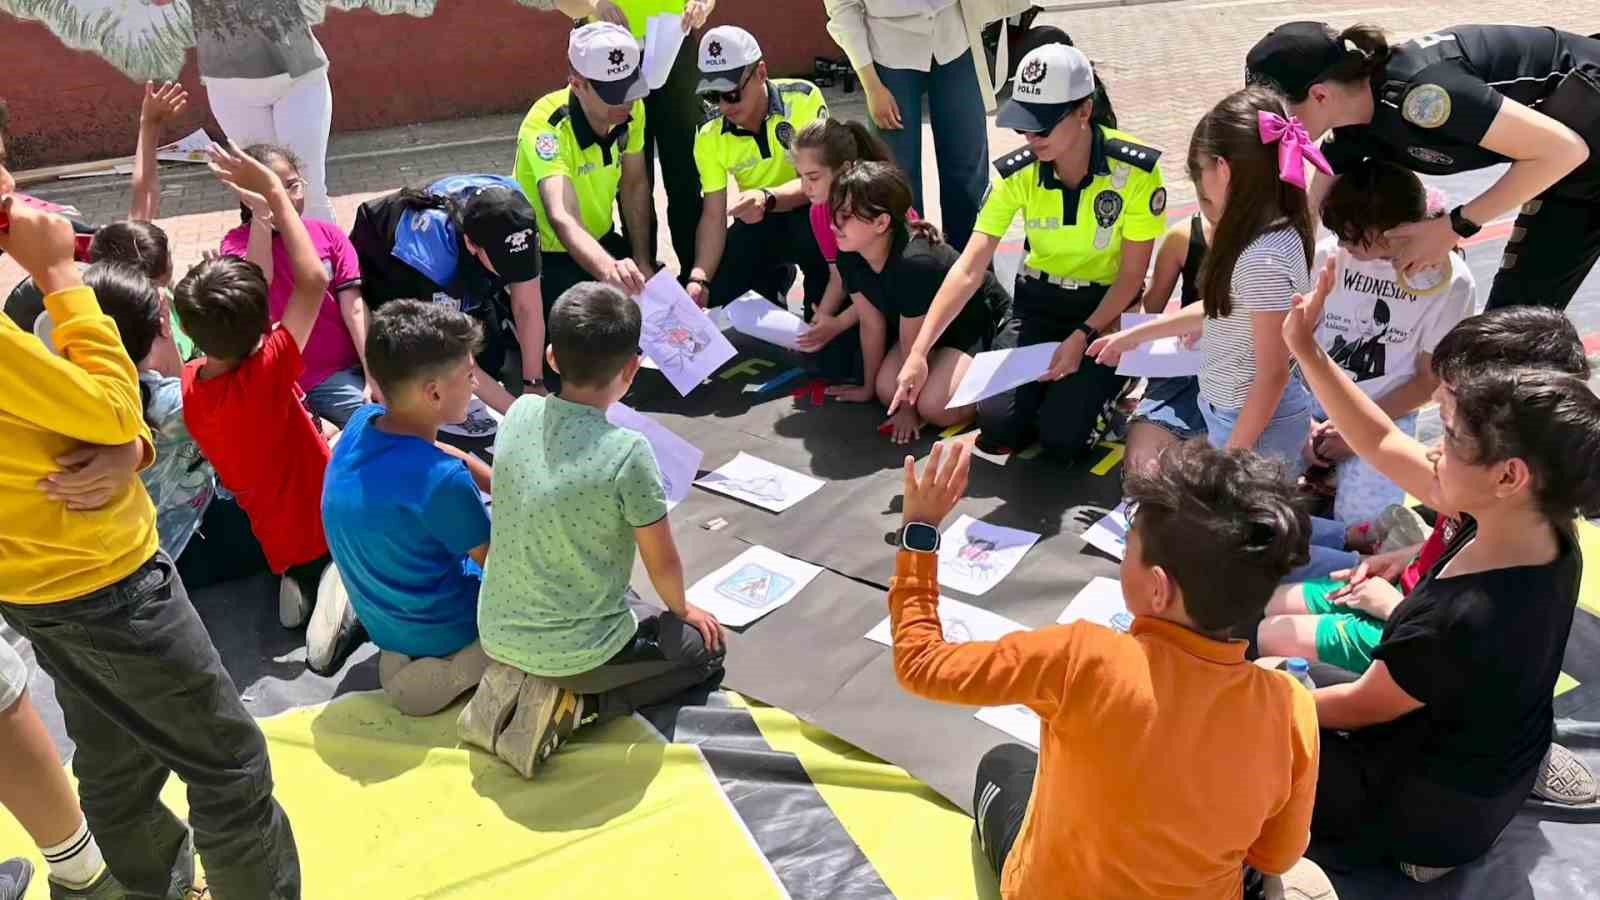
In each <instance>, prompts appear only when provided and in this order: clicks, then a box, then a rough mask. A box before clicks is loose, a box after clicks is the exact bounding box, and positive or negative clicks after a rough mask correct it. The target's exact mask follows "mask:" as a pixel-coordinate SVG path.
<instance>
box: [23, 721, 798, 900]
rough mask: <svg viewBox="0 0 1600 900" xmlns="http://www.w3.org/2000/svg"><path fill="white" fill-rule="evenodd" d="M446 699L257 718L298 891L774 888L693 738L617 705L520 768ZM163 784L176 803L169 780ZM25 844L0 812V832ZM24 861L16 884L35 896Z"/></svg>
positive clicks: (688, 892) (532, 893)
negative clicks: (411, 710) (423, 708)
mask: <svg viewBox="0 0 1600 900" xmlns="http://www.w3.org/2000/svg"><path fill="white" fill-rule="evenodd" d="M458 711H459V708H456V709H452V710H449V711H447V712H445V713H441V714H440V715H437V716H433V717H430V718H427V719H408V718H406V717H404V716H401V715H400V714H399V713H397V712H395V711H394V710H393V709H392V708H391V707H390V706H389V705H388V703H387V702H385V701H384V700H383V698H382V697H380V696H375V695H355V696H351V697H347V698H343V699H341V700H338V701H336V702H334V703H332V704H330V705H328V706H327V707H322V708H312V709H305V710H296V711H294V712H290V713H287V714H285V715H283V716H279V717H276V718H273V719H268V720H263V721H262V722H261V727H262V730H263V731H264V732H265V733H266V735H267V741H268V746H269V751H270V753H271V756H272V767H273V774H274V776H275V780H276V782H277V791H276V794H277V797H278V801H279V802H280V803H282V804H283V807H284V809H285V810H287V811H288V814H289V818H290V820H291V822H292V823H293V825H294V831H295V837H296V839H297V843H298V845H299V848H300V862H301V868H302V872H303V876H304V880H305V893H304V896H305V898H306V900H335V898H340V900H342V898H348V897H382V898H385V900H389V898H404V897H429V898H468V897H471V898H483V897H538V898H540V900H569V898H570V900H594V898H595V897H649V898H652V900H705V898H707V897H738V898H753V900H768V898H771V900H779V898H781V897H782V893H781V891H780V890H779V889H778V888H777V886H776V884H775V882H774V881H773V878H772V875H771V873H770V871H769V870H768V869H767V868H766V866H765V864H764V862H763V860H762V858H761V856H760V854H759V852H758V851H757V850H756V849H755V847H754V846H753V845H752V844H751V842H750V839H749V837H748V835H746V834H745V832H744V831H743V828H742V825H741V824H740V822H739V820H738V817H737V816H736V815H735V814H734V812H733V811H732V809H731V808H730V807H729V805H728V802H727V800H726V798H725V797H724V796H723V794H722V789H721V788H720V787H719V786H718V785H717V782H716V779H715V778H714V777H712V775H711V774H710V772H709V771H708V770H707V769H706V767H705V764H704V761H703V760H702V759H701V757H700V754H699V751H698V750H697V749H696V748H694V747H693V746H688V745H676V744H666V743H663V742H662V741H661V739H660V737H659V736H658V735H656V734H655V733H654V732H653V731H651V730H650V728H649V727H648V726H647V725H645V724H644V723H642V722H639V721H638V720H635V719H622V720H618V721H615V722H611V723H609V724H607V725H605V726H602V727H599V728H595V729H593V730H592V731H590V730H585V731H584V732H583V733H582V735H581V736H580V738H579V739H578V740H576V741H574V742H572V743H571V744H569V745H567V746H565V747H563V748H562V749H561V751H560V752H559V753H558V754H557V755H556V756H555V757H554V758H553V759H552V761H551V762H550V763H549V764H548V767H547V768H545V769H543V770H541V771H540V773H539V774H538V776H537V777H536V779H535V780H534V781H531V782H530V781H524V780H523V779H522V778H521V777H520V776H518V775H517V774H516V773H515V772H513V771H512V770H511V768H510V767H509V766H507V765H505V764H504V763H502V762H500V761H499V760H498V759H496V758H494V757H492V756H490V755H488V754H486V753H482V752H479V751H469V750H465V749H462V748H460V747H458V746H457V745H456V738H455V722H456V714H457V712H458ZM163 796H164V799H165V800H166V802H167V804H168V805H169V806H170V807H172V809H173V810H174V811H175V812H178V813H179V815H183V814H184V811H185V809H186V806H185V804H184V796H183V786H182V785H181V784H180V783H179V782H178V781H177V780H175V779H174V780H173V781H172V782H170V783H169V784H168V785H167V790H166V791H165V793H164V795H163ZM32 846H33V845H32V842H31V841H29V840H28V839H27V836H26V834H24V833H23V832H22V830H21V828H20V826H18V825H17V824H16V823H15V821H14V820H12V819H11V817H10V816H0V847H4V848H6V849H7V850H8V851H9V850H16V851H20V850H21V849H22V848H31V847H32ZM34 862H35V864H36V866H37V867H38V869H39V871H40V875H39V876H38V877H37V878H35V879H34V884H33V887H32V888H30V890H29V893H28V897H29V898H30V900H33V898H40V900H43V898H45V897H47V896H48V890H47V888H46V886H45V879H44V877H43V872H44V863H43V860H42V859H38V858H35V860H34Z"/></svg>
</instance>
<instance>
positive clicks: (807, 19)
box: [0, 0, 843, 169]
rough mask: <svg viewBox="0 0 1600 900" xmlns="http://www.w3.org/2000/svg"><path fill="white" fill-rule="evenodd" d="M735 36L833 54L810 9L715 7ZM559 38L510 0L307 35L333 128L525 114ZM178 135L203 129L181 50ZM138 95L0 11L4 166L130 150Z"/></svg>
mask: <svg viewBox="0 0 1600 900" xmlns="http://www.w3.org/2000/svg"><path fill="white" fill-rule="evenodd" d="M725 23H736V24H739V25H741V26H743V27H745V28H748V29H749V30H750V31H751V33H753V34H754V35H755V36H756V38H757V39H758V40H760V41H761V44H762V47H763V48H764V49H765V50H766V52H767V58H768V60H769V62H770V64H771V66H772V68H773V71H774V72H775V73H776V74H808V73H809V72H810V71H811V65H812V59H813V57H816V56H834V57H838V56H842V55H843V54H842V53H840V52H839V50H838V48H837V47H836V46H834V44H833V41H832V40H831V39H830V38H829V37H828V34H827V30H826V25H827V17H826V16H825V15H824V13H823V10H822V4H821V3H820V2H815V0H781V2H774V0H721V2H719V3H718V4H717V12H716V15H714V16H713V17H712V21H711V23H710V24H714V25H715V24H725ZM569 30H570V25H569V24H568V21H567V19H566V18H565V17H564V16H562V15H560V14H559V13H550V12H536V11H534V10H531V9H528V8H527V7H524V6H519V5H517V4H516V3H515V2H514V0H440V2H439V6H438V10H437V11H436V12H435V13H434V15H433V16H432V17H430V18H426V19H418V18H412V17H410V16H381V15H378V14H376V13H371V12H367V11H364V10H363V11H355V12H340V11H333V10H330V11H329V13H328V18H327V21H326V22H324V23H323V24H322V25H320V26H318V27H317V29H316V32H317V36H318V37H319V38H320V39H321V41H322V44H323V46H324V47H325V48H326V49H327V51H328V58H329V59H330V60H331V61H332V67H331V69H330V75H331V78H332V80H333V92H334V94H333V127H334V130H335V131H354V130H360V129H366V128H382V127H387V126H393V125H404V124H407V123H412V122H422V121H433V120H438V119H453V118H463V117H470V116H476V115H484V114H489V113H504V112H513V111H518V110H521V109H524V108H526V107H527V106H528V105H530V104H531V103H532V101H533V100H534V98H536V97H538V96H540V95H541V94H543V93H545V92H546V91H549V90H551V89H553V88H554V87H556V86H557V85H558V84H560V83H561V82H562V81H564V80H565V78H566V39H567V34H568V32H569ZM181 78H182V80H183V82H184V84H186V85H188V87H189V91H190V110H189V113H188V114H187V115H186V117H185V121H183V122H180V123H178V124H177V125H176V126H175V127H173V128H171V129H170V130H169V132H168V133H169V134H170V135H174V136H175V135H181V134H183V133H186V132H188V131H190V130H193V129H194V128H195V127H199V126H206V127H207V128H208V129H209V130H210V131H211V133H212V135H213V136H220V135H221V129H219V128H217V127H216V122H215V121H214V120H212V119H211V118H210V116H209V114H208V112H207V110H206V102H205V89H204V88H203V87H201V86H200V78H199V74H198V72H197V71H196V69H195V64H194V56H193V54H192V53H191V54H190V56H189V59H188V62H187V63H186V64H185V65H184V68H183V74H182V76H181ZM140 90H141V89H140V86H139V85H138V84H136V83H134V82H132V81H130V80H129V79H128V78H127V77H126V76H124V75H123V74H122V73H121V72H119V71H118V70H117V69H115V68H114V67H112V66H111V65H110V64H109V63H107V62H105V61H104V60H102V59H100V58H99V57H98V56H96V55H94V54H92V53H87V52H81V51H75V50H69V49H67V48H66V47H65V46H63V45H62V44H61V42H60V41H58V40H56V38H55V35H53V34H52V33H51V32H50V30H49V29H47V28H45V27H44V26H43V25H39V24H36V23H33V22H21V21H18V20H16V19H13V18H11V17H9V16H6V15H4V14H0V99H3V100H5V101H6V103H7V104H8V105H9V106H10V110H11V125H10V128H9V130H8V134H7V149H8V151H9V152H10V156H11V162H12V167H13V168H14V169H28V168H35V167H39V166H48V165H56V164H60V163H69V162H78V161H81V160H88V159H104V158H107V157H112V156H126V155H129V154H131V153H132V152H133V136H134V132H135V131H136V129H137V124H138V115H139V97H140Z"/></svg>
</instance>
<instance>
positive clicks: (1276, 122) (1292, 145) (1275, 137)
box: [1256, 110, 1333, 191]
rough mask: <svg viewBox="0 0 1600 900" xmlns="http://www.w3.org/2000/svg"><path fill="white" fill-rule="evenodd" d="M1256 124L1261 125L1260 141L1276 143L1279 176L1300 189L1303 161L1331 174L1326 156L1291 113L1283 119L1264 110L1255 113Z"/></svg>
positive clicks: (1304, 185)
mask: <svg viewBox="0 0 1600 900" xmlns="http://www.w3.org/2000/svg"><path fill="white" fill-rule="evenodd" d="M1256 124H1257V126H1258V127H1259V128H1260V129H1261V143H1263V144H1277V145H1278V178H1279V179H1281V180H1283V181H1284V182H1285V183H1287V184H1292V185H1294V186H1295V187H1297V188H1299V189H1300V190H1302V191H1303V190H1305V189H1306V166H1305V164H1306V162H1307V161H1309V162H1310V163H1311V165H1313V166H1315V167H1316V168H1317V170H1318V171H1320V172H1322V174H1324V175H1332V174H1333V167H1332V166H1330V165H1328V159H1327V157H1325V156H1323V155H1322V151H1321V150H1320V149H1318V148H1317V145H1316V144H1315V143H1314V142H1313V141H1312V140H1311V135H1309V134H1307V133H1306V126H1305V125H1304V124H1303V123H1301V121H1300V120H1299V119H1298V118H1296V117H1294V116H1290V117H1289V118H1287V119H1285V118H1284V117H1283V116H1280V115H1278V114H1277V113H1270V112H1266V111H1265V110H1261V111H1258V112H1257V113H1256Z"/></svg>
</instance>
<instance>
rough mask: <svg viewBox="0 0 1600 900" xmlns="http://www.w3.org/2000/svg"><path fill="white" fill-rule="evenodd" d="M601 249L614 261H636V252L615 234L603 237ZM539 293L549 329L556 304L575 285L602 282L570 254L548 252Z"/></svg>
mask: <svg viewBox="0 0 1600 900" xmlns="http://www.w3.org/2000/svg"><path fill="white" fill-rule="evenodd" d="M600 246H602V247H604V248H605V250H606V252H607V253H609V254H611V258H612V259H632V258H633V250H632V248H630V247H629V246H628V241H627V239H625V238H624V237H623V236H622V235H620V234H617V233H616V232H615V231H612V232H608V233H606V234H603V235H601V236H600ZM539 264H540V274H539V293H540V294H542V295H543V299H544V319H545V323H546V325H548V324H549V322H550V310H552V309H554V308H555V305H556V301H557V300H560V299H561V295H562V294H565V293H566V292H567V290H568V289H569V288H571V287H572V286H573V285H577V284H582V283H583V282H585V281H598V280H599V279H597V278H595V277H594V275H592V274H590V273H589V270H588V269H585V268H584V267H583V266H582V265H580V264H579V263H578V260H577V259H576V258H574V257H573V256H572V254H570V253H564V252H562V251H559V250H546V251H545V252H544V253H543V254H542V255H541V256H540V257H539Z"/></svg>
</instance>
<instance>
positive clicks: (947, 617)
mask: <svg viewBox="0 0 1600 900" xmlns="http://www.w3.org/2000/svg"><path fill="white" fill-rule="evenodd" d="M939 627H940V629H941V630H942V631H943V632H944V640H945V643H947V644H966V643H971V642H972V641H998V640H1000V639H1001V638H1003V637H1005V636H1006V635H1008V634H1011V633H1012V632H1016V631H1027V630H1028V629H1027V628H1026V627H1025V626H1023V625H1021V624H1019V623H1017V622H1013V621H1012V620H1010V619H1008V618H1006V617H1005V616H1002V615H998V614H996V613H992V612H990V611H988V610H987V609H984V608H982V607H979V606H973V605H972V604H970V603H962V602H961V601H960V600H951V599H950V598H949V597H940V598H939ZM866 638H867V640H869V641H875V642H877V643H879V644H882V645H884V646H885V647H888V646H892V645H893V644H894V636H893V634H891V633H890V630H889V620H888V619H887V618H886V619H884V620H883V621H881V622H879V623H878V624H877V625H876V626H874V627H873V629H872V630H871V631H869V632H867V633H866Z"/></svg>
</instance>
